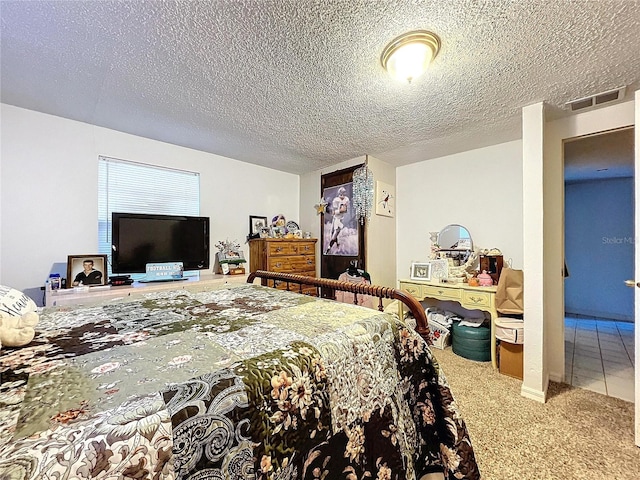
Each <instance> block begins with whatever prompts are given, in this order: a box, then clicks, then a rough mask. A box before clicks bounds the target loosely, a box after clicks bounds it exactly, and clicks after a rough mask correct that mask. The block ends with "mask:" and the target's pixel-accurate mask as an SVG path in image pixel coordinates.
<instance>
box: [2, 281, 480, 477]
mask: <svg viewBox="0 0 640 480" xmlns="http://www.w3.org/2000/svg"><path fill="white" fill-rule="evenodd" d="M38 329H39V331H38V333H37V335H36V338H35V339H34V341H33V342H32V343H31V344H30V345H28V346H26V347H22V348H18V349H3V350H2V351H1V352H0V379H1V382H0V478H3V479H4V478H11V479H13V478H34V479H35V478H38V479H40V478H42V479H65V478H73V479H76V478H105V479H106V478H109V479H127V478H131V479H167V480H170V479H174V478H176V479H178V478H179V479H194V480H195V479H198V480H200V479H215V480H218V479H256V480H258V479H326V480H330V479H331V480H333V479H345V480H356V479H357V480H360V479H394V480H395V479H397V480H401V479H402V480H404V479H420V478H421V477H422V476H423V475H425V474H427V473H430V472H442V473H443V474H444V478H456V479H459V478H469V479H476V478H480V474H479V471H478V467H477V465H476V461H475V457H474V453H473V448H472V446H471V442H470V439H469V435H468V433H467V430H466V427H465V424H464V421H463V420H462V418H461V417H460V415H459V412H458V409H457V407H456V403H455V401H454V399H453V397H452V395H451V392H450V390H449V387H448V385H447V382H446V379H445V377H444V375H443V373H442V371H441V370H440V368H439V367H438V364H437V362H436V360H435V359H434V358H433V356H432V355H431V352H430V351H429V349H428V348H427V346H426V344H425V342H424V341H423V340H422V338H421V337H420V336H419V335H418V334H417V333H415V331H413V330H412V329H411V328H409V327H407V326H406V325H405V324H404V323H403V322H401V321H400V320H398V318H397V317H395V316H393V315H389V314H385V313H381V312H377V311H373V310H370V309H366V308H363V307H357V306H354V305H349V304H343V303H338V302H332V301H329V300H322V299H318V298H313V297H307V296H302V295H299V294H296V293H292V292H285V291H279V290H275V289H268V288H265V287H261V286H257V285H242V286H235V287H225V288H218V289H215V290H210V291H196V290H193V291H191V290H190V289H189V288H188V287H187V288H185V289H183V290H176V291H171V292H170V291H163V292H156V293H147V294H144V295H141V296H139V297H138V298H133V299H128V300H126V301H125V300H124V299H120V300H112V301H108V302H104V303H101V304H95V305H86V306H80V307H54V308H48V309H44V310H43V312H42V314H41V317H40V323H39V324H38Z"/></svg>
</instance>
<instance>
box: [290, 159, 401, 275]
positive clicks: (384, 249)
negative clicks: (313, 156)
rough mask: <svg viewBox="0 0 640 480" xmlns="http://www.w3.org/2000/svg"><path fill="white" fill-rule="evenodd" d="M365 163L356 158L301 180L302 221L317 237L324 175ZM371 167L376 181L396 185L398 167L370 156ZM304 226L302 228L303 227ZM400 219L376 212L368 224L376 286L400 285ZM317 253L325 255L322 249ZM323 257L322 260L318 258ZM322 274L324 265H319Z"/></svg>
mask: <svg viewBox="0 0 640 480" xmlns="http://www.w3.org/2000/svg"><path fill="white" fill-rule="evenodd" d="M364 162H365V157H356V158H352V159H350V160H347V161H345V162H342V163H339V164H337V165H333V166H332V167H330V168H325V169H322V170H316V171H315V172H311V173H308V174H305V175H301V177H300V192H301V193H300V221H301V222H302V224H304V225H305V227H304V228H303V229H304V230H306V229H307V227H306V226H309V225H310V226H311V227H310V228H309V231H311V232H312V234H313V236H314V238H319V237H320V215H317V214H316V211H315V209H314V205H315V204H317V203H318V202H319V200H320V198H321V196H320V195H321V194H320V179H321V177H322V175H324V174H327V173H331V172H335V171H336V170H342V169H345V168H349V167H352V166H354V165H360V164H363V163H364ZM369 168H370V169H371V171H372V172H373V176H374V183H375V181H382V182H385V183H387V184H390V185H395V183H396V177H395V172H396V169H395V167H393V166H391V165H389V164H387V163H385V162H383V161H381V160H378V159H376V158H374V157H371V156H369ZM302 224H301V225H302ZM395 238H396V219H395V217H393V218H392V217H384V216H381V215H376V214H375V207H374V213H373V214H372V215H371V220H370V221H369V222H368V224H367V237H366V239H367V244H366V249H367V271H368V272H369V274H371V279H372V281H373V283H374V284H376V285H384V286H394V287H395V286H397V284H396V278H395V260H396V258H395V255H396V242H395ZM317 254H318V255H320V254H321V252H320V251H319V250H318V251H317ZM318 258H319V257H318ZM317 267H318V273H319V269H320V262H318V263H317Z"/></svg>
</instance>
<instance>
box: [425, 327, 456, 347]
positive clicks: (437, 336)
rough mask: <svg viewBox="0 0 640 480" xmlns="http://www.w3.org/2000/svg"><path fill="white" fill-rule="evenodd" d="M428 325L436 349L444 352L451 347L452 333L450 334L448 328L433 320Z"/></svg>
mask: <svg viewBox="0 0 640 480" xmlns="http://www.w3.org/2000/svg"><path fill="white" fill-rule="evenodd" d="M427 324H428V325H429V338H430V339H431V342H432V343H433V346H434V347H435V348H438V349H440V350H444V349H445V348H446V347H448V346H449V345H451V332H449V329H448V328H446V327H443V326H442V325H440V324H439V323H435V322H433V321H431V320H429V321H428V322H427Z"/></svg>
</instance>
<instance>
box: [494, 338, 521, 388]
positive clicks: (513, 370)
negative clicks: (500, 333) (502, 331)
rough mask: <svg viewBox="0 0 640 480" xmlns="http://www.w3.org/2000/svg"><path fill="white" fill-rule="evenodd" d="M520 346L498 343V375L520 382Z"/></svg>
mask: <svg viewBox="0 0 640 480" xmlns="http://www.w3.org/2000/svg"><path fill="white" fill-rule="evenodd" d="M522 351H523V345H522V344H514V343H508V342H500V349H499V351H498V352H499V355H500V357H499V369H500V373H502V374H504V375H508V376H510V377H513V378H517V379H519V380H522V372H523V367H522Z"/></svg>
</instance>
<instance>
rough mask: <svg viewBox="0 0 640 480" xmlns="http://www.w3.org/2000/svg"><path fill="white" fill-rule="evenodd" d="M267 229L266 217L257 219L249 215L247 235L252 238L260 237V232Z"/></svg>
mask: <svg viewBox="0 0 640 480" xmlns="http://www.w3.org/2000/svg"><path fill="white" fill-rule="evenodd" d="M265 227H267V217H258V216H256V215H249V235H250V236H252V237H254V238H255V237H257V236H260V231H261V230H262V229H263V228H265Z"/></svg>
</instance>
